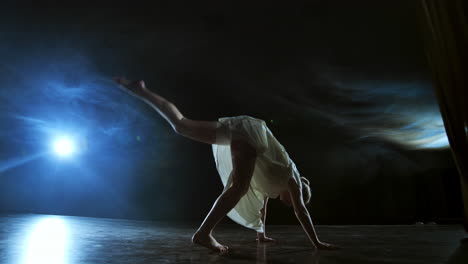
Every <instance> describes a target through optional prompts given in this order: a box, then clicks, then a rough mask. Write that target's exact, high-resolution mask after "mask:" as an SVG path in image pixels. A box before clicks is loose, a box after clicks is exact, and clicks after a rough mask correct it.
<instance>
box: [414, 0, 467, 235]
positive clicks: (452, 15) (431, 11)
mask: <svg viewBox="0 0 468 264" xmlns="http://www.w3.org/2000/svg"><path fill="white" fill-rule="evenodd" d="M420 3H421V10H422V12H421V14H422V16H421V18H422V19H421V21H422V29H423V32H424V34H423V36H424V44H425V51H426V56H427V59H428V63H429V68H430V70H431V74H432V80H433V86H434V88H435V90H436V94H437V99H438V102H439V108H440V113H441V115H442V118H443V120H444V126H445V130H446V132H447V137H448V139H449V143H450V147H451V150H452V154H453V157H454V160H455V163H456V165H457V168H458V172H459V174H460V181H461V186H462V198H463V206H464V226H465V231H467V232H468V141H467V125H468V97H467V95H468V94H467V90H468V86H467V85H468V23H467V17H466V12H467V9H466V8H467V7H468V2H467V1H466V0H420Z"/></svg>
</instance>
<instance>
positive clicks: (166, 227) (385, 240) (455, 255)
mask: <svg viewBox="0 0 468 264" xmlns="http://www.w3.org/2000/svg"><path fill="white" fill-rule="evenodd" d="M196 227H197V225H196V224H194V225H182V224H175V223H159V222H147V221H133V220H117V219H106V218H89V217H70V216H53V215H0V263H21V264H26V263H27V264H32V263H34V264H38V263H40V264H58V263H62V264H66V263H67V264H68V263H70V264H71V263H320V264H328V263H346V264H352V263H359V264H364V263H411V264H416V263H421V264H431V263H465V264H466V263H468V242H466V237H468V236H467V235H466V234H465V233H464V230H463V228H462V226H458V225H435V226H429V225H422V226H410V225H408V226H317V232H318V233H319V236H320V238H321V239H322V240H323V241H325V242H331V243H335V244H338V245H340V246H342V247H343V249H341V250H338V251H320V252H314V250H313V249H312V247H311V245H310V244H309V242H308V241H307V239H306V236H305V234H304V233H303V232H302V230H301V227H300V226H299V225H298V226H269V227H267V232H269V235H270V236H271V237H273V238H276V239H278V242H277V243H276V244H257V243H256V242H255V232H253V231H250V230H248V229H245V228H242V227H240V226H237V225H221V226H219V227H218V228H217V230H216V232H215V237H216V238H217V239H218V240H219V241H220V242H221V243H226V244H227V245H228V246H229V247H230V252H229V254H227V255H218V254H214V253H210V252H209V251H208V250H207V249H204V248H202V247H198V246H193V247H192V246H191V243H190V238H191V235H192V233H193V231H194V230H195V228H196ZM463 238H465V239H464V240H462V239H463ZM462 241H464V242H462Z"/></svg>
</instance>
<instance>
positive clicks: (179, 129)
mask: <svg viewBox="0 0 468 264" xmlns="http://www.w3.org/2000/svg"><path fill="white" fill-rule="evenodd" d="M172 128H173V129H174V131H175V132H176V133H177V134H179V135H181V136H185V135H188V134H189V129H190V127H189V126H188V125H187V123H186V122H185V121H184V118H183V119H180V120H177V121H176V122H174V123H173V125H172Z"/></svg>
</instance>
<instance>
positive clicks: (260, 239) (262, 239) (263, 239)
mask: <svg viewBox="0 0 468 264" xmlns="http://www.w3.org/2000/svg"><path fill="white" fill-rule="evenodd" d="M256 241H257V242H260V243H269V242H276V239H273V238H271V237H266V236H261V237H257V239H256Z"/></svg>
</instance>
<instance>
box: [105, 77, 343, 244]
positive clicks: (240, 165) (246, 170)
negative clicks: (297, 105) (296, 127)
mask: <svg viewBox="0 0 468 264" xmlns="http://www.w3.org/2000/svg"><path fill="white" fill-rule="evenodd" d="M114 81H116V82H117V83H118V84H119V86H120V87H122V88H124V90H126V91H127V92H129V93H130V94H131V95H133V96H136V97H137V98H140V99H142V100H143V101H144V102H146V103H147V104H149V105H150V106H151V107H153V108H154V109H155V110H156V111H157V112H158V113H159V114H160V115H161V116H162V117H163V118H164V119H166V120H167V122H168V123H169V124H170V125H171V127H172V128H173V129H174V131H175V132H176V133H177V134H180V135H182V136H185V137H187V138H190V139H193V140H195V141H199V142H203V143H207V144H210V145H212V148H213V155H214V158H215V161H216V168H217V170H218V172H219V175H220V176H221V180H222V182H223V185H224V190H223V192H222V193H221V195H220V196H219V197H218V198H217V199H216V201H215V202H214V204H213V207H212V208H211V210H210V212H209V213H208V215H207V216H206V218H205V220H204V221H203V223H202V224H201V225H200V227H199V228H198V230H197V231H196V232H195V234H194V235H193V237H192V242H193V243H196V244H199V245H202V246H204V247H207V248H209V249H211V250H214V251H217V252H221V253H225V252H227V251H228V247H227V246H225V245H222V244H220V243H218V242H217V241H216V239H215V238H214V237H213V235H212V231H213V229H214V228H215V226H216V224H218V222H219V221H220V220H221V219H222V218H223V217H224V216H225V215H228V216H229V217H230V218H231V219H232V220H233V221H235V222H237V223H239V224H241V225H243V226H245V227H247V228H251V229H253V230H256V231H257V240H258V241H259V242H270V241H274V239H271V238H269V237H267V236H266V234H265V219H266V207H267V203H268V199H269V198H277V197H278V196H279V197H280V199H281V201H282V202H284V203H285V204H287V205H289V206H292V207H293V208H294V212H295V215H296V217H297V219H298V220H299V222H300V223H301V225H302V228H303V229H304V231H305V233H306V234H307V236H308V238H309V240H310V241H311V242H312V244H313V245H314V246H315V247H316V248H318V249H337V248H338V247H337V246H334V245H331V244H328V243H324V242H322V241H320V240H319V239H318V236H317V233H316V232H315V229H314V225H313V224H312V220H311V217H310V215H309V212H308V210H307V208H306V206H305V204H306V203H308V202H309V200H310V187H309V181H308V180H307V179H306V178H304V177H301V176H300V174H299V172H298V170H297V168H296V165H295V164H294V162H293V161H292V160H291V159H290V158H289V155H288V154H287V152H286V150H285V149H284V147H283V146H282V145H281V144H280V143H279V141H278V140H276V138H275V137H274V136H273V134H272V133H271V131H270V130H269V129H268V127H267V126H266V123H265V121H263V120H261V119H256V118H253V117H250V116H235V117H224V118H219V119H218V121H195V120H191V119H188V118H187V117H185V116H184V115H183V114H182V113H181V112H180V111H179V110H178V109H177V107H176V106H175V105H174V104H172V103H171V102H169V101H167V100H166V99H165V98H163V97H161V96H159V95H157V94H156V93H153V92H151V91H150V90H149V89H147V88H146V86H145V83H144V81H137V82H133V81H129V80H127V79H125V78H122V77H115V78H114Z"/></svg>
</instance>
